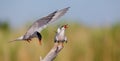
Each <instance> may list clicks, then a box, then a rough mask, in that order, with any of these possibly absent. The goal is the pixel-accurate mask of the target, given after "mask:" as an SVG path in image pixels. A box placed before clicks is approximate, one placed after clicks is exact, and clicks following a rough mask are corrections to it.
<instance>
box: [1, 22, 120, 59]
mask: <svg viewBox="0 0 120 61" xmlns="http://www.w3.org/2000/svg"><path fill="white" fill-rule="evenodd" d="M63 21H64V20H63ZM66 23H67V24H69V28H68V29H67V30H66V36H67V37H68V43H65V44H64V49H63V50H62V51H61V52H60V53H59V55H58V56H57V57H56V59H55V61H120V22H116V23H114V24H112V25H110V26H108V25H106V26H101V27H90V26H86V25H84V24H80V23H75V22H65V23H63V22H62V24H66ZM62 24H61V25H62ZM28 27H29V26H27V24H26V25H24V26H23V27H21V28H12V27H10V24H9V22H7V21H6V22H5V21H3V22H0V61H39V57H40V56H41V57H43V58H44V56H45V55H46V54H47V53H48V52H49V50H50V49H51V48H52V46H53V43H54V42H53V40H54V36H55V31H56V29H57V27H58V25H57V24H56V25H54V26H53V25H50V26H48V27H47V28H46V29H44V30H43V31H42V32H41V33H42V36H43V39H42V45H41V46H40V45H39V43H38V40H37V39H33V41H31V43H28V42H25V41H23V42H22V41H21V42H13V43H8V41H11V40H14V39H15V38H17V37H19V36H21V35H23V34H24V33H25V32H26V31H27V29H28Z"/></svg>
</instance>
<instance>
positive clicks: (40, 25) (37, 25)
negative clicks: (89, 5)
mask: <svg viewBox="0 0 120 61" xmlns="http://www.w3.org/2000/svg"><path fill="white" fill-rule="evenodd" d="M68 9H69V7H67V8H64V9H61V10H57V11H54V12H53V13H51V14H49V15H48V16H46V17H43V18H41V19H38V20H37V21H36V22H34V23H33V25H32V26H31V27H30V28H29V29H28V31H27V32H26V34H25V36H26V37H30V35H33V34H34V32H36V31H38V32H41V31H42V30H43V29H44V28H46V26H47V24H49V23H51V22H53V21H55V20H57V19H58V18H60V17H61V16H63V15H64V14H65V13H66V12H67V11H68Z"/></svg>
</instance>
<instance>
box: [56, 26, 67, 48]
mask: <svg viewBox="0 0 120 61" xmlns="http://www.w3.org/2000/svg"><path fill="white" fill-rule="evenodd" d="M67 28H68V24H66V25H62V26H61V27H59V28H58V29H57V32H56V36H55V39H54V42H55V43H60V42H61V43H62V46H63V42H66V43H67V37H66V36H65V30H66V29H67Z"/></svg>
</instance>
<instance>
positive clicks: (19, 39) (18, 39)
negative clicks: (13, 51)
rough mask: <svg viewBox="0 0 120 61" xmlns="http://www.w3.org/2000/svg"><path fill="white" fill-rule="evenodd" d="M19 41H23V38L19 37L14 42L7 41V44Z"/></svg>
mask: <svg viewBox="0 0 120 61" xmlns="http://www.w3.org/2000/svg"><path fill="white" fill-rule="evenodd" d="M21 40H23V36H21V37H19V38H17V39H15V40H12V41H9V42H8V43H11V42H14V41H21Z"/></svg>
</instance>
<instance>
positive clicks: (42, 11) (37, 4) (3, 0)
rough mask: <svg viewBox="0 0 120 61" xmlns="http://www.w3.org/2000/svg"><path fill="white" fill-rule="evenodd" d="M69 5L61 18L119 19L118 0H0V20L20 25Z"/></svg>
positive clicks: (98, 21)
mask: <svg viewBox="0 0 120 61" xmlns="http://www.w3.org/2000/svg"><path fill="white" fill-rule="evenodd" d="M65 7H71V8H70V10H69V11H68V12H67V13H66V15H65V16H63V17H62V18H61V19H67V21H70V20H73V21H74V22H79V23H84V24H86V25H90V26H92V25H93V24H98V25H103V24H106V23H109V24H112V23H114V22H116V21H119V19H120V0H0V21H2V20H4V19H5V20H9V21H8V22H10V24H11V26H13V27H14V26H22V25H24V24H26V23H27V22H30V21H33V22H34V21H36V20H37V19H39V18H41V17H43V16H46V15H48V14H49V13H52V12H53V11H55V10H58V9H62V8H65Z"/></svg>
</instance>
